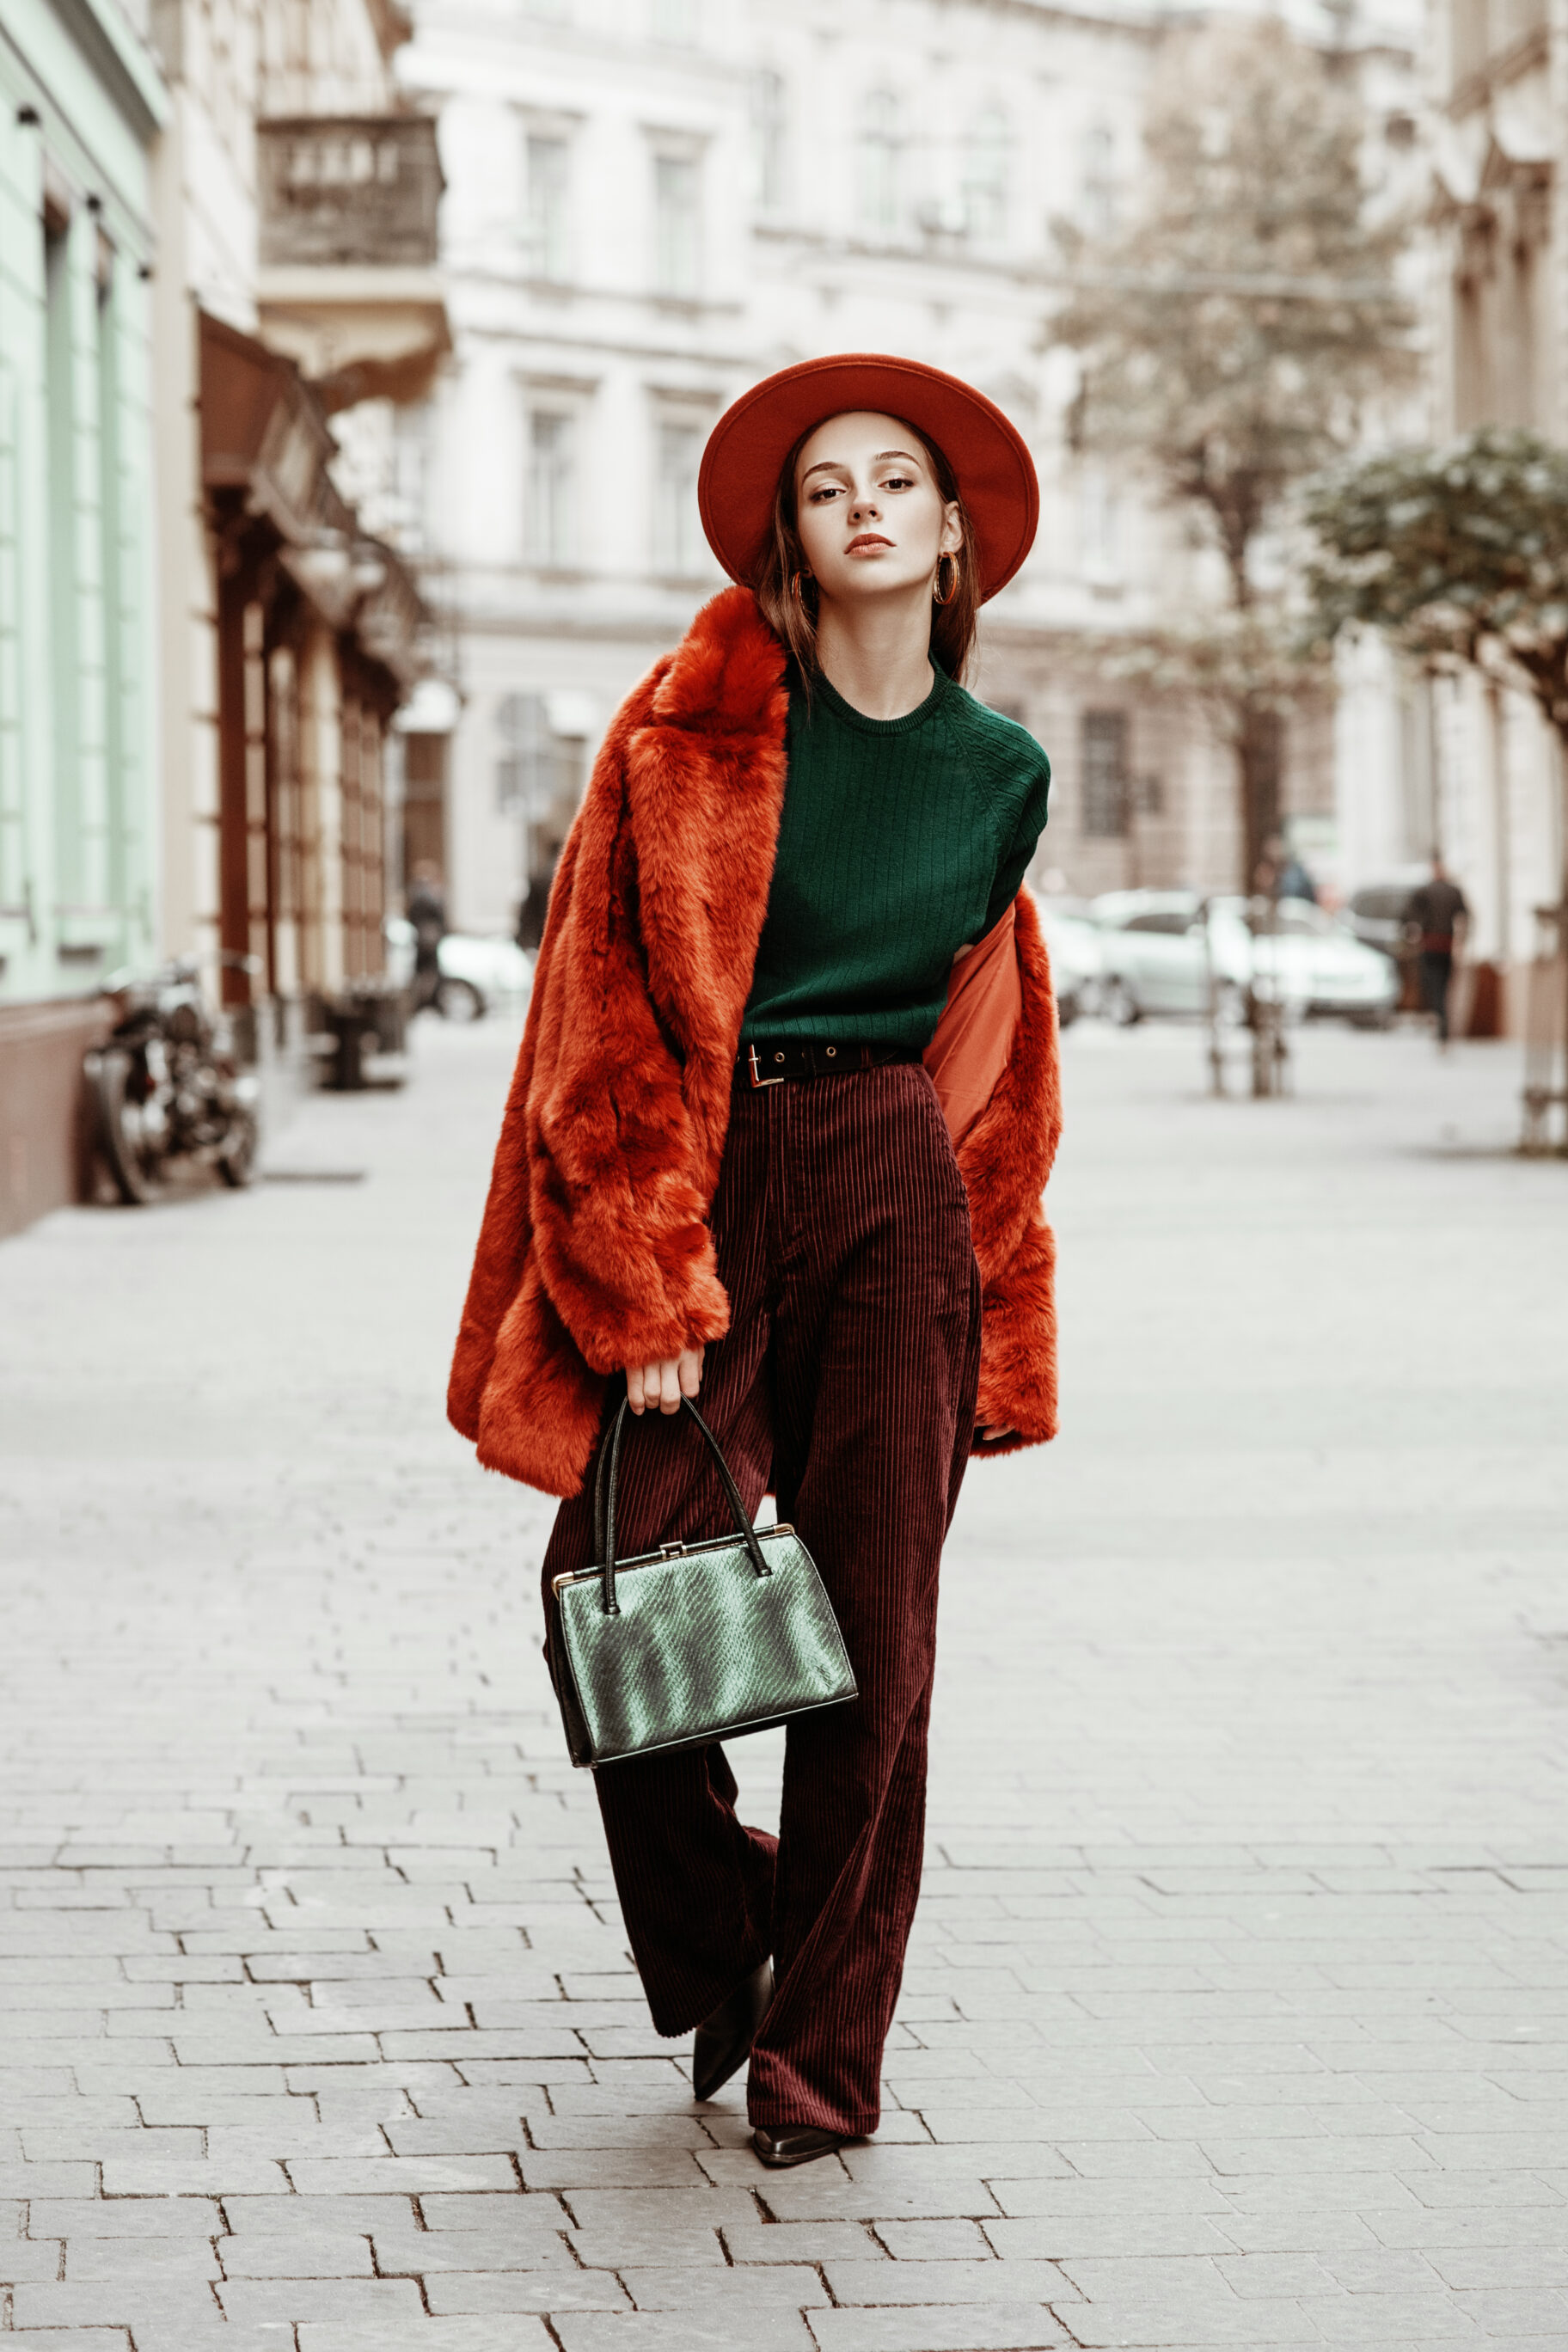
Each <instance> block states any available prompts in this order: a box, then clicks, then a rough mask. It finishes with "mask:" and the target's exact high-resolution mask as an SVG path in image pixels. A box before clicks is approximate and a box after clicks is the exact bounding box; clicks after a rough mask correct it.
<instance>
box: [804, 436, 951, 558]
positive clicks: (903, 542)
mask: <svg viewBox="0 0 1568 2352" xmlns="http://www.w3.org/2000/svg"><path fill="white" fill-rule="evenodd" d="M795 527H796V529H797V530H798V532H799V534H800V543H801V546H802V548H803V549H804V550H805V561H806V568H807V570H808V571H809V572H810V573H811V576H812V578H813V579H814V580H815V581H816V583H817V587H818V590H819V592H820V593H821V594H822V595H823V596H825V597H826V598H828V599H829V600H830V601H831V600H842V601H843V602H845V603H856V602H859V601H860V600H862V599H866V598H870V597H875V596H885V595H888V594H889V593H898V592H900V591H901V592H902V593H904V594H906V595H910V594H912V593H915V592H917V591H918V592H919V593H922V594H925V595H929V594H930V593H931V586H932V583H933V582H934V580H935V577H936V567H937V562H938V560H939V558H940V557H942V556H943V555H956V554H957V552H958V550H959V548H960V547H961V546H962V545H963V527H962V525H961V524H960V522H959V520H958V509H957V507H956V505H953V504H947V503H944V502H943V499H942V494H941V492H940V491H939V490H938V488H937V486H936V476H935V473H934V471H933V469H932V467H931V457H930V456H929V454H928V452H927V450H926V448H925V445H924V444H923V442H921V441H920V440H919V439H917V437H916V436H915V435H914V434H913V433H911V431H910V428H909V426H908V425H900V423H899V421H898V419H897V417H895V416H881V415H878V414H877V413H876V412H875V411H874V410H871V409H854V410H851V411H849V412H847V414H846V415H843V416H830V417H829V418H828V419H827V421H826V424H825V425H818V426H817V428H816V432H815V433H814V434H813V435H812V436H811V438H810V439H809V440H808V441H807V442H806V444H805V447H804V448H803V449H802V450H801V452H800V455H799V456H798V457H797V458H796V459H795Z"/></svg>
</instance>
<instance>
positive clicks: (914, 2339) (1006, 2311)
mask: <svg viewBox="0 0 1568 2352" xmlns="http://www.w3.org/2000/svg"><path fill="white" fill-rule="evenodd" d="M811 2331H812V2334H813V2335H814V2336H816V2341H817V2343H818V2345H819V2346H820V2347H821V2352H915V2347H917V2346H918V2347H919V2352H1052V2347H1058V2346H1066V2345H1068V2344H1069V2343H1070V2342H1071V2341H1072V2339H1071V2338H1070V2337H1069V2336H1066V2335H1064V2334H1063V2333H1062V2331H1061V2329H1060V2328H1059V2327H1058V2325H1057V2323H1056V2321H1055V2320H1054V2319H1053V2317H1052V2315H1051V2314H1050V2312H1048V2311H1046V2310H1042V2309H1041V2308H1040V2307H1039V2305H1036V2304H1027V2303H1019V2304H1005V2303H996V2304H986V2305H980V2306H979V2307H977V2308H966V2307H963V2306H955V2305H951V2304H949V2305H941V2304H928V2305H921V2306H910V2307H907V2308H903V2309H900V2310H897V2311H823V2312H814V2313H813V2314H812V2317H811Z"/></svg>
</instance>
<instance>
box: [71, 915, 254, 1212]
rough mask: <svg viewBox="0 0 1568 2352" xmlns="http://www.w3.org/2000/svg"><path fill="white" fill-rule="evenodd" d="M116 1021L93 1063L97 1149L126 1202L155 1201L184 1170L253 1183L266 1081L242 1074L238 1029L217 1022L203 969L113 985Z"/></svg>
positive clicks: (190, 966)
mask: <svg viewBox="0 0 1568 2352" xmlns="http://www.w3.org/2000/svg"><path fill="white" fill-rule="evenodd" d="M103 993H104V994H105V995H106V996H108V997H110V998H111V999H112V1000H113V1003H114V1004H115V1008H116V1015H117V1017H116V1020H115V1024H114V1027H113V1029H112V1030H111V1031H110V1034H109V1036H108V1038H107V1039H106V1041H105V1042H104V1044H103V1045H100V1046H99V1047H97V1048H96V1049H95V1050H94V1051H92V1052H90V1053H89V1055H87V1059H86V1065H85V1067H86V1074H87V1081H88V1085H89V1089H90V1091H91V1094H92V1099H93V1106H94V1110H95V1113H96V1124H97V1142H98V1146H99V1150H100V1151H101V1153H102V1155H103V1159H104V1161H105V1164H106V1165H107V1167H108V1169H109V1171H110V1175H111V1176H112V1177H113V1179H114V1183H115V1187H116V1189H117V1191H118V1192H119V1193H120V1196H121V1200H122V1201H125V1202H131V1203H136V1202H144V1201H150V1200H152V1199H153V1198H154V1197H155V1195H156V1194H157V1193H158V1192H161V1191H162V1190H163V1185H164V1182H165V1181H166V1180H167V1177H168V1175H169V1173H170V1171H171V1169H172V1166H173V1164H174V1162H176V1161H179V1162H182V1163H183V1164H184V1166H185V1167H186V1168H203V1167H205V1168H212V1169H216V1171H217V1174H218V1175H219V1177H220V1178H221V1179H222V1181H224V1182H225V1183H226V1184H232V1185H235V1186H239V1185H244V1184H248V1183H249V1182H250V1181H251V1178H252V1176H253V1175H254V1174H255V1172H256V1160H257V1150H258V1144H259V1141H260V1124H259V1118H258V1097H259V1094H260V1086H259V1082H258V1079H257V1078H256V1076H255V1075H254V1074H253V1073H251V1072H249V1071H244V1070H241V1069H240V1067H239V1066H238V1064H237V1060H236V1058H235V1053H234V1041H233V1038H232V1036H231V1034H230V1032H229V1026H228V1024H227V1022H226V1020H224V1018H223V1017H222V1015H221V1014H219V1015H216V1016H215V1015H214V1014H213V1013H212V1012H211V1011H210V1010H209V1008H208V1006H207V1003H206V1000H205V997H204V996H203V994H202V992H201V986H200V983H199V982H198V979H197V967H196V965H195V963H189V962H180V963H170V964H165V965H164V967H163V970H162V971H157V972H153V973H150V974H147V975H146V976H140V975H136V974H132V973H130V972H117V973H115V974H114V975H113V976H112V977H111V978H110V979H109V980H107V981H106V982H104V988H103Z"/></svg>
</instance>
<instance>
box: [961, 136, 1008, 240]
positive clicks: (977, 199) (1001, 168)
mask: <svg viewBox="0 0 1568 2352" xmlns="http://www.w3.org/2000/svg"><path fill="white" fill-rule="evenodd" d="M1010 143H1011V142H1010V140H1009V136H1008V131H1007V118H1006V116H1005V114H1004V113H1003V111H1002V109H1001V108H1000V107H999V106H987V107H985V108H984V109H983V110H982V111H981V112H980V113H979V114H978V115H977V116H976V117H975V120H974V122H973V125H972V126H971V129H970V132H969V136H968V137H967V139H966V140H965V141H964V142H963V226H964V229H965V231H966V233H967V234H968V235H969V236H972V237H973V238H975V239H976V241H977V242H980V243H984V244H987V245H997V244H1000V243H1001V241H1002V239H1003V238H1004V237H1005V236H1006V234H1007V194H1008V191H1007V150H1008V147H1009V145H1010Z"/></svg>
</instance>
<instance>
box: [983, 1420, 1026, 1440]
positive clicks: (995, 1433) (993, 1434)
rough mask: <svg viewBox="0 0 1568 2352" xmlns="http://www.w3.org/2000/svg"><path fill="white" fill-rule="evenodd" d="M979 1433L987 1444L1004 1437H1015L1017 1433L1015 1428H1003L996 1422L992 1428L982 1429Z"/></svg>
mask: <svg viewBox="0 0 1568 2352" xmlns="http://www.w3.org/2000/svg"><path fill="white" fill-rule="evenodd" d="M980 1434H981V1436H982V1437H983V1438H984V1440H985V1443H986V1444H987V1445H994V1444H997V1443H998V1442H999V1441H1000V1440H1001V1439H1002V1438H1004V1437H1016V1436H1017V1434H1018V1433H1017V1431H1016V1429H1007V1428H1005V1426H1004V1425H1003V1424H1002V1423H1000V1422H998V1423H996V1424H995V1426H994V1428H990V1429H982V1431H981V1433H980Z"/></svg>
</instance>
